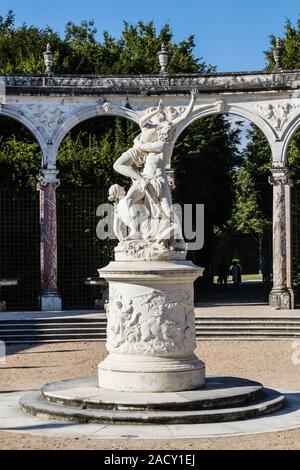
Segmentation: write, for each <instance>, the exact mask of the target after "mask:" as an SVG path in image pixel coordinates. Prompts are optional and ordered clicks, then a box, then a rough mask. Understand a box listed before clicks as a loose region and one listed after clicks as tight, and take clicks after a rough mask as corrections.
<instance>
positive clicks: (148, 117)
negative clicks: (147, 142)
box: [139, 100, 162, 129]
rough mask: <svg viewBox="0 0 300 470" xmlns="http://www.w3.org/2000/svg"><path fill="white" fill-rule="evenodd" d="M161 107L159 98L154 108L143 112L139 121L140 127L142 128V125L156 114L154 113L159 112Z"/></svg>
mask: <svg viewBox="0 0 300 470" xmlns="http://www.w3.org/2000/svg"><path fill="white" fill-rule="evenodd" d="M161 109H162V101H161V100H160V101H159V103H158V106H157V108H155V109H154V110H153V111H150V112H149V113H146V114H144V115H143V116H142V117H141V119H140V121H139V125H140V128H141V129H142V128H143V127H145V126H146V124H148V122H149V121H150V119H151V118H153V116H156V114H158V113H160V111H161Z"/></svg>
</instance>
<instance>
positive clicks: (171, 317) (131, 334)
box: [107, 288, 195, 354]
mask: <svg viewBox="0 0 300 470" xmlns="http://www.w3.org/2000/svg"><path fill="white" fill-rule="evenodd" d="M107 348H108V350H109V351H110V352H115V353H125V354H126V353H144V354H147V353H149V354H155V353H170V352H178V351H184V350H186V349H194V348H195V333H194V318H193V303H192V296H191V291H190V289H188V288H181V289H180V291H179V292H178V291H176V292H173V293H172V292H168V293H167V294H166V293H165V292H160V291H158V290H155V289H154V290H151V291H150V292H149V294H144V295H140V296H136V297H131V298H130V299H126V298H124V296H123V295H122V294H120V293H119V292H117V291H116V290H115V289H114V288H112V290H111V299H110V308H109V315H108V325H107Z"/></svg>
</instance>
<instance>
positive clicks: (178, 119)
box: [173, 89, 198, 126]
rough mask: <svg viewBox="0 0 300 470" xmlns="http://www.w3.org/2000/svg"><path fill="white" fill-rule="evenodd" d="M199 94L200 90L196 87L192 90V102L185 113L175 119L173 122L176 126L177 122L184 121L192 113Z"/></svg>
mask: <svg viewBox="0 0 300 470" xmlns="http://www.w3.org/2000/svg"><path fill="white" fill-rule="evenodd" d="M197 95H198V90H196V89H193V90H191V101H190V104H189V105H188V107H187V108H186V110H185V111H184V113H183V114H182V115H181V116H179V117H178V118H176V119H174V121H173V124H174V125H175V126H176V125H177V124H179V123H180V122H182V121H184V120H185V119H186V118H187V117H188V116H189V115H190V114H191V112H192V111H193V109H194V104H195V101H196V98H197Z"/></svg>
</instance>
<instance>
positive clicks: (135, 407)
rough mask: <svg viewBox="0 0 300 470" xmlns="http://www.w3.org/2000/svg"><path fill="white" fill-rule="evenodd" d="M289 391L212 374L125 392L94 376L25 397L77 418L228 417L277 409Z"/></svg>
mask: <svg viewBox="0 0 300 470" xmlns="http://www.w3.org/2000/svg"><path fill="white" fill-rule="evenodd" d="M283 402H284V396H283V395H281V394H279V393H277V392H275V391H273V390H265V389H263V387H262V385H261V384H259V383H257V382H252V381H249V380H245V379H236V378H230V377H211V378H208V379H207V382H206V386H205V387H204V388H202V389H200V390H194V391H185V392H176V393H127V392H126V393H124V392H115V391H108V390H103V389H99V388H98V387H97V381H96V378H95V377H90V378H83V379H74V380H64V381H61V382H56V383H53V384H49V385H45V386H44V387H43V388H42V391H41V392H30V393H27V394H26V395H24V396H23V397H21V399H20V405H21V408H22V409H23V411H25V412H27V413H30V414H32V415H35V416H40V417H44V418H45V417H46V418H48V419H53V420H62V421H69V422H76V423H104V424H105V423H119V424H129V423H132V424H136V423H141V424H142V423H144V424H146V423H147V424H150V423H152V424H186V423H188V424H192V423H211V422H227V421H235V420H240V419H247V418H253V417H256V416H261V415H265V414H268V413H272V412H274V411H278V410H279V409H280V408H281V407H282V405H283Z"/></svg>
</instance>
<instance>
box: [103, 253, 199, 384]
mask: <svg viewBox="0 0 300 470" xmlns="http://www.w3.org/2000/svg"><path fill="white" fill-rule="evenodd" d="M202 272H203V269H202V268H198V267H196V266H195V265H194V264H193V263H191V262H190V261H177V262H176V261H173V262H172V261H162V262H151V261H150V262H145V261H143V262H140V261H129V262H118V261H114V262H111V263H110V264H109V265H108V266H106V267H105V268H103V269H100V270H99V273H100V277H104V278H105V279H106V280H107V281H108V282H109V290H110V301H109V302H110V303H109V312H108V325H107V350H108V352H109V355H108V356H107V358H106V359H105V360H104V361H103V362H101V363H100V364H99V373H98V378H99V387H101V388H102V389H109V390H115V391H123V392H171V391H175V392H176V391H182V390H193V389H197V388H200V387H202V386H203V385H204V383H205V366H204V363H203V362H202V361H200V360H199V359H198V358H197V357H196V356H195V354H194V350H195V348H196V335H195V323H194V291H193V282H194V281H195V279H197V277H199V276H200V275H202Z"/></svg>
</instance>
